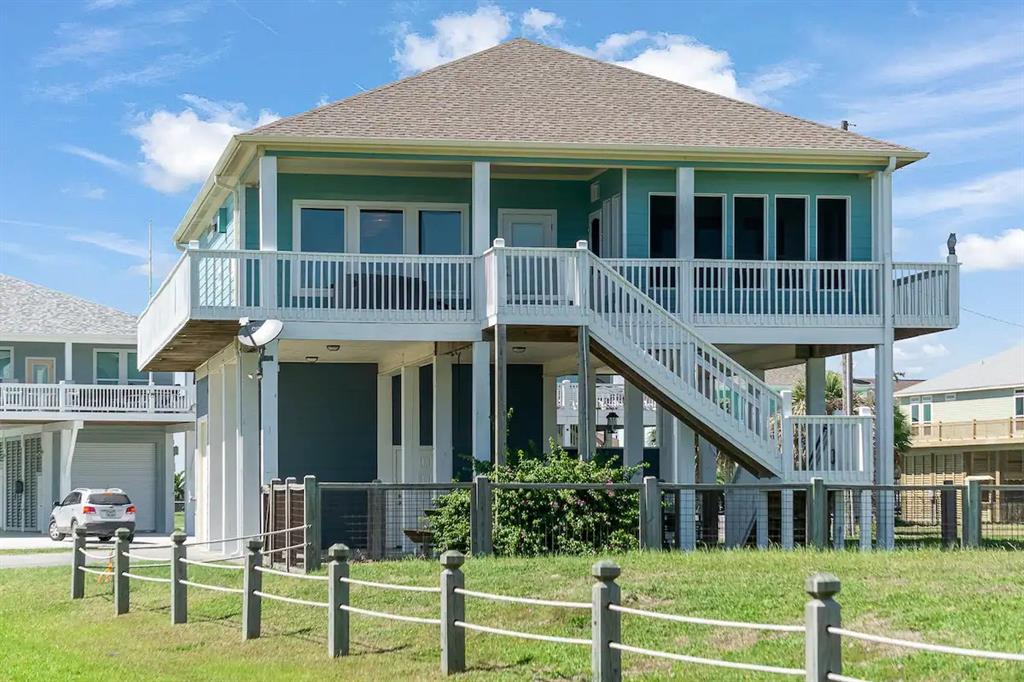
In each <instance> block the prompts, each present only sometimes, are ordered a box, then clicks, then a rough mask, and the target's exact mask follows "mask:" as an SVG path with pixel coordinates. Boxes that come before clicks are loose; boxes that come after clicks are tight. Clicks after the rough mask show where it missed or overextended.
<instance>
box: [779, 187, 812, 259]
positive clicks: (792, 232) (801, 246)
mask: <svg viewBox="0 0 1024 682" xmlns="http://www.w3.org/2000/svg"><path fill="white" fill-rule="evenodd" d="M806 224H807V202H806V201H805V200H804V199H799V198H794V197H780V198H778V199H776V200H775V244H776V247H775V253H776V258H778V260H805V256H806V253H807V250H806V232H805V229H804V228H805V226H806Z"/></svg>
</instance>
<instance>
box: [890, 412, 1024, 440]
mask: <svg viewBox="0 0 1024 682" xmlns="http://www.w3.org/2000/svg"><path fill="white" fill-rule="evenodd" d="M910 435H911V437H912V439H913V444H914V447H936V446H956V445H1003V444H1005V445H1019V446H1024V417H1007V418H1005V419H974V420H971V421H957V422H929V423H920V422H919V423H917V424H912V425H911V427H910Z"/></svg>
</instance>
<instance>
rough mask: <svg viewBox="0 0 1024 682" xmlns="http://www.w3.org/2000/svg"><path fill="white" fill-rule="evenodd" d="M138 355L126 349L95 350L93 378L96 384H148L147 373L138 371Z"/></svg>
mask: <svg viewBox="0 0 1024 682" xmlns="http://www.w3.org/2000/svg"><path fill="white" fill-rule="evenodd" d="M138 363H139V355H138V353H137V352H136V351H134V350H129V349H127V348H97V349H96V350H95V352H94V353H93V376H95V378H96V383H97V384H105V385H117V384H134V385H145V384H148V383H149V372H141V371H139V369H138Z"/></svg>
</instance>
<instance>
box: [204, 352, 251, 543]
mask: <svg viewBox="0 0 1024 682" xmlns="http://www.w3.org/2000/svg"><path fill="white" fill-rule="evenodd" d="M257 362H258V358H257V356H256V353H240V354H239V356H238V406H237V418H236V423H237V428H236V431H235V438H236V440H237V445H236V447H235V450H236V453H237V460H236V464H237V466H236V478H235V481H236V486H237V488H238V506H237V513H238V519H239V521H238V528H239V530H240V531H241V533H240V535H249V534H251V533H258V532H260V506H261V505H260V482H261V476H262V472H261V470H260V426H259V423H260V399H259V392H260V391H259V384H258V383H257V381H256V379H255V374H256V364H257ZM250 376H253V378H251V379H250V378H249V377H250ZM186 438H187V437H186ZM186 513H187V511H186Z"/></svg>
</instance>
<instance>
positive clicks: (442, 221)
mask: <svg viewBox="0 0 1024 682" xmlns="http://www.w3.org/2000/svg"><path fill="white" fill-rule="evenodd" d="M420 253H423V254H429V255H435V256H444V255H458V254H460V253H462V213H461V212H459V211H420Z"/></svg>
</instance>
